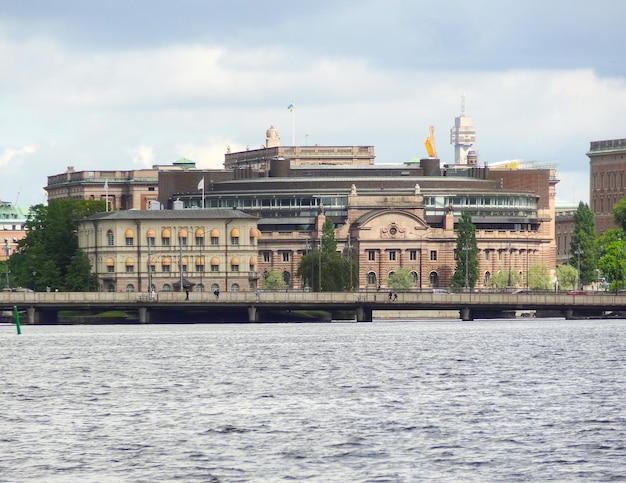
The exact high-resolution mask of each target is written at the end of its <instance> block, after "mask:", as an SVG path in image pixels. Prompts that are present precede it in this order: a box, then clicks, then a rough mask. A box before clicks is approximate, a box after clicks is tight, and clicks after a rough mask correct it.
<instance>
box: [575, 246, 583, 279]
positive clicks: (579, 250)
mask: <svg viewBox="0 0 626 483" xmlns="http://www.w3.org/2000/svg"><path fill="white" fill-rule="evenodd" d="M574 253H575V254H576V255H578V273H577V274H576V289H577V290H580V256H581V255H582V254H583V253H584V252H583V250H582V249H581V248H580V247H579V248H577V249H576V251H575V252H574Z"/></svg>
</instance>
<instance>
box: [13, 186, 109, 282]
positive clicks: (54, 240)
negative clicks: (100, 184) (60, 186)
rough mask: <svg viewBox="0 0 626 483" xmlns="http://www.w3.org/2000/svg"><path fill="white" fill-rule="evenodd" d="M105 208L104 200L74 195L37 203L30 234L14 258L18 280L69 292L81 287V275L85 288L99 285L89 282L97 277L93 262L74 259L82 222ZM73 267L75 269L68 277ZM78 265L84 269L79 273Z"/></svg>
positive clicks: (33, 209) (15, 274) (14, 272)
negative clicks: (78, 286)
mask: <svg viewBox="0 0 626 483" xmlns="http://www.w3.org/2000/svg"><path fill="white" fill-rule="evenodd" d="M104 207H105V205H104V202H103V201H91V200H75V199H72V198H65V199H60V200H52V201H50V202H49V204H48V205H47V206H45V205H36V206H34V207H33V208H32V213H33V217H32V218H31V219H30V220H29V221H27V222H26V227H25V228H26V236H25V237H24V238H23V239H21V240H20V241H19V242H18V250H17V252H16V253H14V254H13V255H11V258H10V266H11V272H12V275H13V280H14V283H15V284H16V285H18V286H20V285H21V286H24V287H28V288H34V289H35V290H37V291H43V290H46V288H48V287H49V288H50V289H53V290H54V289H58V290H61V291H67V290H80V288H77V287H76V284H75V281H73V279H74V278H76V279H78V278H80V279H82V280H83V281H84V282H83V289H84V290H86V289H87V287H88V286H89V285H92V287H91V288H92V289H94V288H96V285H95V284H88V283H87V281H88V280H93V277H92V275H91V267H90V266H89V263H82V264H78V265H72V259H73V258H74V257H75V256H76V255H77V253H78V252H79V248H78V238H77V236H76V230H77V228H78V221H79V220H80V219H82V218H84V217H86V216H89V215H91V214H94V213H97V212H98V211H102V210H103V209H104ZM75 263H78V262H75ZM70 266H72V267H73V268H72V271H71V276H70V279H67V277H68V273H69V269H70ZM78 267H81V268H80V269H81V270H82V272H80V273H79V272H77V270H78Z"/></svg>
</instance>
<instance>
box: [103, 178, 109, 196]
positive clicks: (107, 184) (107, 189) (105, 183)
mask: <svg viewBox="0 0 626 483" xmlns="http://www.w3.org/2000/svg"><path fill="white" fill-rule="evenodd" d="M104 191H106V192H107V193H108V192H109V180H108V179H105V180H104Z"/></svg>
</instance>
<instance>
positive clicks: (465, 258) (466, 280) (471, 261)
mask: <svg viewBox="0 0 626 483" xmlns="http://www.w3.org/2000/svg"><path fill="white" fill-rule="evenodd" d="M477 281H478V245H477V243H476V227H475V226H474V224H473V223H472V217H471V215H470V214H469V213H468V212H466V211H465V212H463V213H462V214H461V218H460V219H459V223H458V225H457V237H456V267H455V269H454V275H453V276H452V286H453V287H456V288H461V287H467V288H474V287H475V286H476V282H477Z"/></svg>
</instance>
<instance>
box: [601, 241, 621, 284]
mask: <svg viewBox="0 0 626 483" xmlns="http://www.w3.org/2000/svg"><path fill="white" fill-rule="evenodd" d="M603 252H604V255H602V256H601V257H600V260H598V267H599V268H600V270H601V271H602V273H603V274H604V275H605V276H606V277H607V278H608V279H609V280H610V281H611V286H610V289H611V290H614V291H615V292H616V293H617V291H618V290H619V289H620V288H622V289H623V288H624V280H625V278H626V242H625V241H622V240H615V241H612V242H610V243H609V244H608V245H606V246H605V247H604V250H603Z"/></svg>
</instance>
